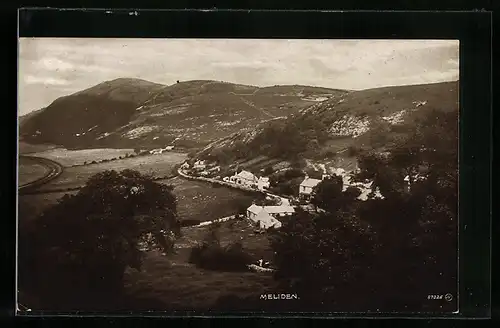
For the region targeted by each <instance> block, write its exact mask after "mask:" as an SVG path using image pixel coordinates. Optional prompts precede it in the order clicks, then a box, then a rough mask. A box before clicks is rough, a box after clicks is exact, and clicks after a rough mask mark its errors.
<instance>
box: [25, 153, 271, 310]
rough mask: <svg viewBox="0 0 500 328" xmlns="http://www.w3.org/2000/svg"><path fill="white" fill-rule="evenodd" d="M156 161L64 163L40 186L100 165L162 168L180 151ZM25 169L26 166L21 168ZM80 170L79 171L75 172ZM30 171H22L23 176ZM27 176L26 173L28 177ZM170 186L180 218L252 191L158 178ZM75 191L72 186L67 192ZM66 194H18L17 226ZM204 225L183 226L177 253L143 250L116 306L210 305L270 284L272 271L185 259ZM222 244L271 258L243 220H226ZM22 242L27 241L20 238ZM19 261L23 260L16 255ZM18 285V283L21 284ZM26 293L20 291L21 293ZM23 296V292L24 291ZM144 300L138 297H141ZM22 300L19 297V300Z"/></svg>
mask: <svg viewBox="0 0 500 328" xmlns="http://www.w3.org/2000/svg"><path fill="white" fill-rule="evenodd" d="M167 158H169V159H171V161H164V162H163V163H162V162H161V161H160V156H158V157H151V158H149V159H148V158H142V159H140V158H133V159H123V160H117V161H115V162H110V163H103V164H96V165H90V166H83V167H72V168H66V170H65V172H64V173H63V175H62V176H60V177H59V178H57V179H56V180H54V181H52V182H50V183H48V184H47V185H45V186H43V188H45V189H55V188H58V187H60V186H78V185H82V184H83V183H85V181H86V179H87V178H88V177H90V176H91V175H92V174H95V173H97V172H99V171H102V170H104V169H110V168H112V169H117V170H120V169H125V168H129V167H130V166H133V168H137V167H140V168H141V171H143V172H148V171H155V172H161V173H166V172H167V171H169V170H170V171H171V170H172V168H173V167H174V165H175V164H178V163H179V162H180V161H181V160H183V158H184V157H183V156H182V155H175V154H169V155H168V156H164V157H163V158H162V159H163V160H165V159H167ZM23 172H25V171H23ZM76 172H78V174H75V173H76ZM27 176H28V175H26V177H27ZM26 177H25V178H26ZM161 183H168V184H171V185H173V186H174V194H175V196H176V198H177V202H178V204H177V208H178V214H179V217H180V219H181V220H188V219H190V220H198V221H211V220H214V219H217V218H221V217H226V216H230V215H233V214H235V212H236V211H238V209H240V208H241V204H250V203H251V201H252V200H253V198H254V196H253V195H252V194H248V193H245V192H242V191H239V190H234V189H229V188H226V187H214V186H212V185H209V184H206V183H203V182H196V181H188V180H184V179H181V178H173V179H169V180H164V181H161ZM71 193H76V191H74V192H71ZM65 194H66V193H63V192H57V193H54V192H49V193H41V194H36V195H22V196H19V198H18V201H19V208H18V209H19V212H18V219H19V222H20V227H21V229H22V227H23V226H24V224H29V223H30V221H31V220H36V217H37V215H39V214H40V213H41V212H42V211H43V210H44V209H46V208H47V207H49V206H51V205H53V204H55V203H56V202H57V201H58V200H59V199H60V198H61V197H62V196H64V195H65ZM208 229H209V228H208V227H207V226H204V227H186V228H183V229H182V237H181V238H180V239H179V240H178V241H177V243H176V253H175V254H173V255H169V256H164V255H162V254H161V253H158V252H156V251H148V252H147V253H146V254H145V257H144V262H143V267H142V270H141V271H140V272H138V271H136V270H133V269H130V270H128V271H127V273H126V292H127V294H128V296H127V297H129V298H130V301H127V304H125V305H123V304H121V305H117V306H118V307H119V308H120V309H125V308H127V309H128V310H162V309H167V308H168V309H180V310H188V309H190V308H192V309H207V310H208V309H210V308H211V307H212V306H213V304H214V303H215V302H216V301H217V299H218V298H219V297H223V296H226V295H228V294H231V295H240V296H242V297H246V296H249V295H254V294H255V293H256V291H257V292H258V291H259V290H266V289H268V288H272V286H273V283H274V282H273V278H272V276H271V275H270V274H265V273H252V272H240V273H238V272H217V271H209V270H202V269H199V268H197V267H195V266H194V265H192V264H190V263H188V259H189V253H190V249H191V247H193V246H194V245H196V244H197V243H198V242H199V241H202V240H203V239H204V237H205V236H206V234H207V233H208ZM220 237H221V243H222V244H228V243H231V242H234V241H241V242H242V243H243V245H244V247H245V248H246V249H247V250H248V251H249V253H251V254H252V255H254V256H255V257H256V258H265V259H269V258H270V256H271V254H270V251H269V246H268V241H267V238H266V237H265V235H260V234H254V233H253V227H252V226H251V225H250V224H249V223H248V222H247V221H244V220H243V221H229V222H224V223H222V226H221V228H220ZM19 242H20V243H23V242H29V241H23V240H19ZM19 260H20V261H22V259H19ZM20 287H21V289H22V286H20ZM22 295H24V296H22ZM22 295H20V298H22V297H24V300H25V301H24V302H27V303H28V304H29V303H30V302H31V301H30V295H29V293H26V292H24V293H23V294H22ZM26 295H27V296H26ZM141 300H142V301H141ZM20 301H21V303H23V300H22V299H20Z"/></svg>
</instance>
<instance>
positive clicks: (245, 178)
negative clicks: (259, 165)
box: [229, 170, 258, 187]
mask: <svg viewBox="0 0 500 328" xmlns="http://www.w3.org/2000/svg"><path fill="white" fill-rule="evenodd" d="M229 181H230V182H232V183H236V184H240V185H243V186H246V187H251V186H253V185H257V182H258V179H257V177H256V176H255V175H254V174H253V173H251V172H248V171H245V170H243V171H241V172H240V173H235V174H234V175H233V176H232V177H230V178H229Z"/></svg>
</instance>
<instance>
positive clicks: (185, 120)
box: [20, 78, 346, 149]
mask: <svg viewBox="0 0 500 328" xmlns="http://www.w3.org/2000/svg"><path fill="white" fill-rule="evenodd" d="M344 94H346V92H345V91H342V90H331V89H325V88H315V87H306V86H275V87H266V88H259V87H255V86H247V85H239V84H232V83H226V82H218V81H205V80H198V81H187V82H180V83H176V84H173V85H169V86H166V85H161V84H157V83H152V82H148V81H145V80H140V79H130V78H120V79H116V80H112V81H107V82H104V83H101V84H98V85H96V86H94V87H91V88H89V89H86V90H83V91H80V92H77V93H74V94H72V95H69V96H65V97H61V98H59V99H56V100H55V101H54V102H53V103H52V104H50V105H49V106H47V107H46V108H43V109H41V110H39V111H36V112H33V113H30V114H28V115H26V116H23V117H21V118H20V138H21V140H23V141H25V142H27V143H32V144H56V145H60V146H64V147H66V148H68V149H82V148H96V147H112V148H133V147H141V148H157V147H164V146H166V145H170V144H173V145H176V146H178V147H185V148H192V147H194V148H196V147H200V146H206V145H207V144H208V143H210V142H213V141H215V140H218V139H220V138H222V137H225V136H228V135H230V134H232V133H234V132H237V131H250V130H253V129H254V128H255V126H257V125H258V124H261V123H263V122H267V121H270V120H273V119H280V118H283V117H286V116H288V115H289V114H292V113H298V112H299V111H300V110H301V109H304V108H307V107H309V106H311V105H312V104H315V103H317V102H319V101H324V100H326V99H329V98H332V97H333V98H336V97H338V96H340V95H344Z"/></svg>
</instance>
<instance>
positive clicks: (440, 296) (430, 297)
mask: <svg viewBox="0 0 500 328" xmlns="http://www.w3.org/2000/svg"><path fill="white" fill-rule="evenodd" d="M427 299H428V300H442V299H443V295H427Z"/></svg>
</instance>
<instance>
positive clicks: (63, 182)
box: [40, 152, 187, 190]
mask: <svg viewBox="0 0 500 328" xmlns="http://www.w3.org/2000/svg"><path fill="white" fill-rule="evenodd" d="M186 158H187V154H184V153H175V152H168V153H163V154H160V155H148V156H137V157H129V158H124V159H120V160H116V161H110V162H105V163H97V164H91V165H84V166H75V167H67V168H65V169H64V171H63V173H62V174H61V175H60V176H59V177H58V178H57V179H55V180H54V181H52V182H51V183H49V184H47V185H44V186H42V187H41V188H40V190H53V189H65V188H74V187H79V186H82V185H84V184H85V183H86V181H87V180H88V179H89V178H90V177H91V176H92V175H94V174H96V173H99V172H102V171H105V170H116V171H122V170H125V169H131V170H136V171H139V172H141V173H144V174H152V175H154V176H155V177H158V176H161V177H163V176H167V175H171V174H172V169H173V168H174V166H175V165H177V164H181V163H182V162H184V160H185V159H186Z"/></svg>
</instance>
